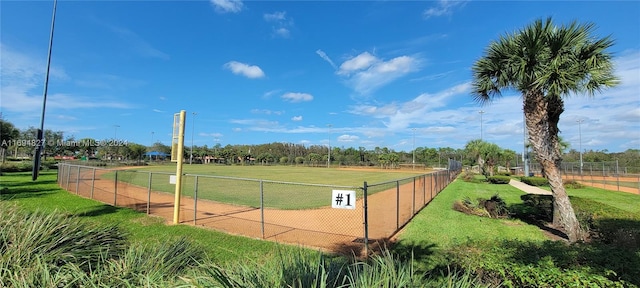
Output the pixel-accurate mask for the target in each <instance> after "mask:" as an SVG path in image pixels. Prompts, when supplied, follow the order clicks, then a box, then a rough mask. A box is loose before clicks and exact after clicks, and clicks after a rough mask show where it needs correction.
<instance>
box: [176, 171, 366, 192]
mask: <svg viewBox="0 0 640 288" xmlns="http://www.w3.org/2000/svg"><path fill="white" fill-rule="evenodd" d="M183 175H185V176H192V177H193V176H197V177H204V178H217V179H227V180H242V181H253V182H263V183H274V184H287V185H303V186H315V187H332V188H341V189H362V187H358V186H345V185H334V184H314V183H301V182H287V181H276V180H265V179H256V178H242V177H231V176H218V175H206V174H183Z"/></svg>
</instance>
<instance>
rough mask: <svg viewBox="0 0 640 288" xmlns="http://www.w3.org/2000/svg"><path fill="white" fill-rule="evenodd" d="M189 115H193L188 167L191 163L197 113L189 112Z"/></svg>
mask: <svg viewBox="0 0 640 288" xmlns="http://www.w3.org/2000/svg"><path fill="white" fill-rule="evenodd" d="M191 114H192V115H193V119H192V120H191V152H190V153H189V165H191V163H192V162H193V132H194V131H195V127H196V115H198V113H196V112H191Z"/></svg>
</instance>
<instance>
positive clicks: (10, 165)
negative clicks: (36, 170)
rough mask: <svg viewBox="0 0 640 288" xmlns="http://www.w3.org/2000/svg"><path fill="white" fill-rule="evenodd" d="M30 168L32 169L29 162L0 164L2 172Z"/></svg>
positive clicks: (20, 170) (27, 169)
mask: <svg viewBox="0 0 640 288" xmlns="http://www.w3.org/2000/svg"><path fill="white" fill-rule="evenodd" d="M31 170H33V164H32V163H31V162H24V161H23V162H6V163H3V164H0V171H2V172H28V171H31Z"/></svg>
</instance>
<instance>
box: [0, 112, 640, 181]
mask: <svg viewBox="0 0 640 288" xmlns="http://www.w3.org/2000/svg"><path fill="white" fill-rule="evenodd" d="M0 124H1V125H2V127H1V128H2V129H1V130H0V131H1V132H2V135H1V140H0V142H1V143H0V144H2V145H1V146H0V148H1V150H2V151H0V152H1V153H2V159H3V161H4V160H5V158H7V157H9V158H10V159H14V160H19V159H29V158H31V157H33V150H34V146H33V145H32V144H34V143H32V142H33V141H35V131H36V128H33V127H32V128H28V129H25V130H20V129H17V128H15V126H14V125H13V124H12V123H11V122H8V121H6V120H4V119H0ZM44 135H45V143H46V144H47V145H45V149H44V155H45V157H49V158H52V157H56V156H57V157H62V156H68V157H74V158H78V159H79V158H83V157H84V158H85V159H93V160H102V161H140V160H149V158H148V157H145V153H146V152H150V151H157V152H162V153H166V154H171V147H170V146H168V145H165V144H163V143H161V142H156V143H153V145H151V146H146V145H142V144H138V143H133V142H125V141H118V140H115V139H109V138H107V139H92V138H81V139H76V138H75V137H73V136H65V135H64V133H63V132H62V131H52V130H45V134H44ZM565 147H568V145H565ZM191 148H192V147H191V146H185V149H184V159H185V161H187V162H188V161H189V159H190V157H191V152H192V151H193V158H191V160H192V161H193V162H194V163H203V162H204V159H205V157H209V158H210V159H211V158H215V159H216V160H217V161H215V162H212V163H219V164H253V165H307V166H326V165H327V157H329V153H328V149H327V146H324V145H304V144H295V143H283V142H274V143H267V144H256V145H242V144H235V145H231V144H228V145H226V146H222V145H220V144H219V143H218V144H216V145H214V146H207V145H203V146H197V145H195V146H193V149H191ZM414 152H415V153H414ZM582 158H583V161H584V162H603V161H615V160H618V161H619V163H620V166H634V167H637V166H640V164H639V163H640V150H638V149H629V150H627V151H625V152H618V153H609V152H608V151H607V150H602V151H594V150H587V151H584V152H583V153H582ZM449 159H453V160H456V161H460V162H461V163H462V164H463V165H465V166H475V165H478V166H479V167H480V169H482V172H483V173H485V174H487V175H490V174H493V173H494V172H495V171H496V167H497V166H503V167H515V166H520V165H522V154H519V153H517V152H515V151H513V150H509V149H503V148H501V147H499V146H498V145H496V144H493V143H489V142H485V141H482V140H472V141H469V142H468V143H467V144H466V145H465V147H464V148H462V149H454V148H451V147H437V148H436V147H426V146H424V147H416V148H415V151H408V152H407V151H395V150H393V149H389V148H387V147H375V148H373V149H367V148H365V147H358V148H355V147H337V146H333V147H331V159H330V163H331V165H332V166H372V167H380V168H397V167H399V166H400V164H405V165H406V164H413V163H415V164H416V165H420V166H424V167H446V166H447V164H448V160H449ZM564 161H566V162H577V161H579V152H578V151H576V150H575V149H570V150H569V151H568V152H566V153H564Z"/></svg>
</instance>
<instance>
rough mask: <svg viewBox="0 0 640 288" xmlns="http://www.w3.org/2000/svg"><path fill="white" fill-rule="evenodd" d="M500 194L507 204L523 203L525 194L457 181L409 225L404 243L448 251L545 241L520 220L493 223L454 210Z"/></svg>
mask: <svg viewBox="0 0 640 288" xmlns="http://www.w3.org/2000/svg"><path fill="white" fill-rule="evenodd" d="M495 194H498V195H499V196H500V197H501V198H502V199H503V200H504V201H505V202H506V203H507V205H509V204H515V203H521V202H522V201H521V200H520V196H521V195H523V194H524V192H522V191H520V190H518V189H516V188H514V187H512V186H511V185H495V184H487V183H469V182H464V181H462V180H456V181H454V182H453V183H451V184H450V185H449V186H447V188H446V189H445V190H444V191H443V192H441V193H440V194H438V196H437V197H436V198H435V199H433V201H431V203H429V205H428V206H427V207H426V208H425V209H423V210H422V211H421V212H420V213H418V214H417V215H416V216H415V217H414V218H413V220H412V221H411V222H410V223H409V224H407V226H406V227H405V229H404V231H403V232H402V233H401V234H400V235H399V239H400V241H401V242H406V243H413V244H412V245H420V244H421V245H424V244H429V245H430V244H435V245H436V247H437V249H447V248H450V247H452V246H454V245H457V244H460V243H464V242H466V241H469V240H488V241H497V240H501V239H521V240H525V239H526V240H539V241H542V240H545V239H546V238H545V236H544V234H543V233H542V231H541V230H540V229H538V227H535V226H532V225H528V224H526V223H524V222H522V221H520V220H507V219H491V218H484V217H478V216H472V215H467V214H464V213H461V212H458V211H455V210H453V209H452V206H453V203H454V202H455V201H457V200H462V199H464V198H465V197H469V198H470V199H471V200H472V201H475V200H476V199H477V198H484V199H488V198H491V196H493V195H495Z"/></svg>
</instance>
